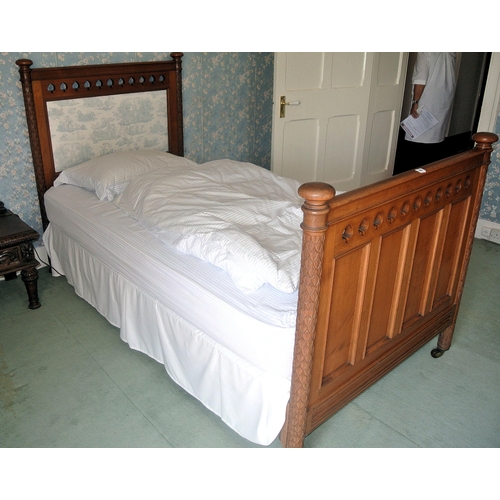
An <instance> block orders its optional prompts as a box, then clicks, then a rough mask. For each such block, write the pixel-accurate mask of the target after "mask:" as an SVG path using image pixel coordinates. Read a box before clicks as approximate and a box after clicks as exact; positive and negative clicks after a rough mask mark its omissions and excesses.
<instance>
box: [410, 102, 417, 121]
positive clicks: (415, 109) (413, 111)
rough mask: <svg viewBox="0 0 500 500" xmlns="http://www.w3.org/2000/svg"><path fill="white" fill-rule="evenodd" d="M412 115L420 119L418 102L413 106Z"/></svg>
mask: <svg viewBox="0 0 500 500" xmlns="http://www.w3.org/2000/svg"><path fill="white" fill-rule="evenodd" d="M410 115H411V116H413V118H418V117H419V114H418V102H414V103H413V104H412V106H411V110H410Z"/></svg>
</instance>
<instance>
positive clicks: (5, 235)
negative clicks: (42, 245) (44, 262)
mask: <svg viewBox="0 0 500 500" xmlns="http://www.w3.org/2000/svg"><path fill="white" fill-rule="evenodd" d="M0 205H3V204H0ZM38 238H39V235H38V233H37V232H36V231H35V230H34V229H32V228H31V227H30V226H28V224H25V223H24V222H23V221H22V220H21V219H20V218H19V217H18V216H17V215H15V214H13V213H12V212H11V211H10V210H6V209H4V208H3V206H0V276H4V277H5V280H6V281H7V280H11V279H15V278H17V274H16V273H17V272H18V271H21V277H22V280H23V281H24V284H25V285H26V291H27V292H28V300H29V306H28V307H29V308H30V309H38V308H39V307H40V305H41V304H40V302H39V300H38V290H37V281H38V271H37V269H36V267H37V266H38V264H39V263H38V261H37V260H35V258H34V251H33V242H34V241H36V240H38Z"/></svg>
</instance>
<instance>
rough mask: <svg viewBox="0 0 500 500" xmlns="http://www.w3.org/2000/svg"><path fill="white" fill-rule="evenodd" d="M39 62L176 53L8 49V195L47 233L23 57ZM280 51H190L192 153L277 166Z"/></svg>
mask: <svg viewBox="0 0 500 500" xmlns="http://www.w3.org/2000/svg"><path fill="white" fill-rule="evenodd" d="M21 58H28V59H31V60H32V61H33V67H49V66H67V65H84V64H104V63H117V62H135V61H154V60H163V59H167V58H169V52H151V53H145V52H143V53H138V52H115V53H108V52H98V53H97V52H92V53H85V52H84V53H70V52H51V53H45V52H8V53H0V200H1V201H3V202H4V203H5V206H6V207H7V208H9V209H11V210H12V211H13V212H15V213H17V214H18V215H19V216H20V217H21V218H22V219H23V220H24V221H25V222H26V223H27V224H29V225H30V226H32V227H33V228H34V229H36V230H37V231H38V232H39V233H40V234H41V232H42V223H41V217H40V212H39V208H38V197H37V193H36V186H35V176H34V173H33V164H32V159H31V149H30V144H29V138H28V130H27V126H26V118H25V115H24V102H23V96H22V90H21V85H20V83H19V72H18V67H17V65H16V60H17V59H21ZM273 64H274V56H273V53H257V52H233V53H229V52H224V53H202V52H192V53H186V54H185V55H184V57H183V99H184V102H183V107H184V148H185V156H186V157H188V158H190V159H192V160H194V161H196V162H199V163H202V162H206V161H210V160H213V159H219V158H231V159H234V160H239V161H248V162H251V163H255V164H257V165H261V166H263V167H265V168H268V169H269V168H270V164H271V121H272V120H271V116H272V93H273Z"/></svg>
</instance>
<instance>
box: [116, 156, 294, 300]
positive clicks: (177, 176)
mask: <svg viewBox="0 0 500 500" xmlns="http://www.w3.org/2000/svg"><path fill="white" fill-rule="evenodd" d="M299 185H300V183H299V182H297V181H295V180H292V179H286V178H283V177H278V176H276V175H274V174H273V173H272V172H270V171H268V170H266V169H264V168H261V167H258V166H256V165H252V164H250V163H241V162H236V161H232V160H215V161H211V162H208V163H204V164H201V165H196V166H193V167H189V168H186V167H185V166H184V167H182V168H181V167H180V168H179V169H177V170H174V171H172V170H170V171H169V172H168V173H165V171H164V170H162V169H158V170H154V171H151V172H148V173H145V174H142V175H139V176H138V177H136V178H135V179H134V180H132V181H131V182H130V183H129V185H128V187H127V188H126V189H125V191H124V192H123V194H122V195H121V196H120V197H118V198H116V199H115V201H114V203H115V204H116V205H117V206H118V207H119V208H121V209H122V210H124V211H125V212H127V213H128V214H129V215H130V216H132V217H134V218H135V219H137V220H138V221H139V222H140V223H141V224H142V225H143V226H145V227H146V228H148V229H149V230H150V231H152V232H153V234H155V236H156V237H157V238H159V239H160V240H163V241H164V242H165V243H166V244H170V245H173V246H174V247H175V248H176V249H178V250H179V251H181V252H183V253H186V254H190V255H194V256H196V257H198V258H200V259H203V260H205V261H207V262H210V263H211V264H213V265H215V266H218V267H220V268H222V269H224V270H225V271H227V272H228V273H229V275H230V276H231V278H232V280H233V281H234V283H235V284H236V285H237V286H238V287H239V288H240V289H242V290H244V291H245V292H250V291H253V290H256V289H257V288H259V287H260V286H262V285H263V284H264V283H269V284H270V285H272V286H273V287H275V288H276V289H278V290H280V291H283V292H289V293H290V292H293V291H295V290H296V288H297V287H298V282H299V272H300V254H301V242H302V230H301V228H300V223H301V221H302V211H301V209H300V207H301V205H302V201H303V200H302V199H301V198H300V197H299V195H298V194H297V190H298V188H299Z"/></svg>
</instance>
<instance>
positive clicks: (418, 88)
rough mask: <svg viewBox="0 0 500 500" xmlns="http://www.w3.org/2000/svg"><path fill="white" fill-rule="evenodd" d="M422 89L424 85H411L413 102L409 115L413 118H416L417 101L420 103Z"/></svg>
mask: <svg viewBox="0 0 500 500" xmlns="http://www.w3.org/2000/svg"><path fill="white" fill-rule="evenodd" d="M424 89H425V85H420V84H418V83H416V84H415V85H413V100H412V104H411V109H410V115H411V116H413V118H418V101H420V98H421V97H422V94H423V92H424Z"/></svg>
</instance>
